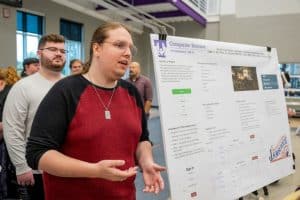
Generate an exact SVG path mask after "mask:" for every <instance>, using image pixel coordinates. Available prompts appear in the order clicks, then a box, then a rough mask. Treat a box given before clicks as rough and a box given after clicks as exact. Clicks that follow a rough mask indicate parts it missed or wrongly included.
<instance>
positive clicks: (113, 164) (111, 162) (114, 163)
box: [106, 160, 125, 167]
mask: <svg viewBox="0 0 300 200" xmlns="http://www.w3.org/2000/svg"><path fill="white" fill-rule="evenodd" d="M106 163H107V165H108V166H109V167H120V166H122V165H124V164H125V161H124V160H106Z"/></svg>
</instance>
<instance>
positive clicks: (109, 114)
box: [87, 74, 116, 120]
mask: <svg viewBox="0 0 300 200" xmlns="http://www.w3.org/2000/svg"><path fill="white" fill-rule="evenodd" d="M87 76H88V78H89V80H90V81H91V84H92V87H93V89H94V92H95V93H96V96H97V98H98V99H99V101H100V103H101V104H102V106H103V107H104V109H105V110H104V118H105V119H107V120H109V119H111V113H110V111H109V106H110V104H111V101H112V98H113V96H114V94H115V91H116V86H115V87H114V89H113V91H112V94H111V96H110V98H109V101H108V103H107V106H106V105H105V104H104V102H103V100H102V98H101V96H100V94H99V93H98V91H97V89H96V87H95V86H94V84H93V81H92V79H91V78H90V76H89V74H87Z"/></svg>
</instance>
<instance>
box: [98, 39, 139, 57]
mask: <svg viewBox="0 0 300 200" xmlns="http://www.w3.org/2000/svg"><path fill="white" fill-rule="evenodd" d="M102 43H108V44H111V45H113V46H114V47H116V48H117V49H119V50H120V51H126V49H127V48H129V49H130V52H131V55H132V56H135V55H136V54H137V48H136V46H134V45H132V46H131V45H128V43H127V42H123V41H116V42H108V41H104V42H102Z"/></svg>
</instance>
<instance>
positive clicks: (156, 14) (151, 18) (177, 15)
mask: <svg viewBox="0 0 300 200" xmlns="http://www.w3.org/2000/svg"><path fill="white" fill-rule="evenodd" d="M52 1H54V2H56V3H59V4H62V5H64V6H67V7H70V8H72V9H74V10H77V11H80V12H83V13H85V14H87V15H90V16H93V17H96V18H99V19H101V20H104V21H112V20H114V21H120V22H122V23H125V24H127V25H129V26H130V27H131V29H132V30H133V31H134V32H136V33H142V32H143V30H144V28H149V29H151V30H152V31H153V32H154V33H167V34H171V35H175V28H174V27H173V26H171V25H170V24H169V23H174V22H185V21H196V22H198V23H199V24H200V25H202V26H205V25H206V18H205V14H204V12H205V10H204V12H202V11H201V9H199V8H200V7H199V5H200V4H199V3H202V4H203V2H204V4H205V5H204V6H206V1H207V0H85V1H82V0H52ZM202 1H203V2H202ZM195 2H197V4H195Z"/></svg>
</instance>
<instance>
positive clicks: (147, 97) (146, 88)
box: [127, 62, 153, 118]
mask: <svg viewBox="0 0 300 200" xmlns="http://www.w3.org/2000/svg"><path fill="white" fill-rule="evenodd" d="M129 69H130V71H129V78H128V79H127V81H129V82H130V83H132V84H133V85H135V87H136V88H137V89H138V91H139V93H140V95H141V97H142V100H143V103H144V110H145V113H146V116H147V118H149V114H150V109H151V105H152V98H153V92H152V83H151V80H150V79H149V78H148V77H146V76H144V75H142V74H141V66H140V64H139V63H138V62H132V63H131V64H130V66H129Z"/></svg>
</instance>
